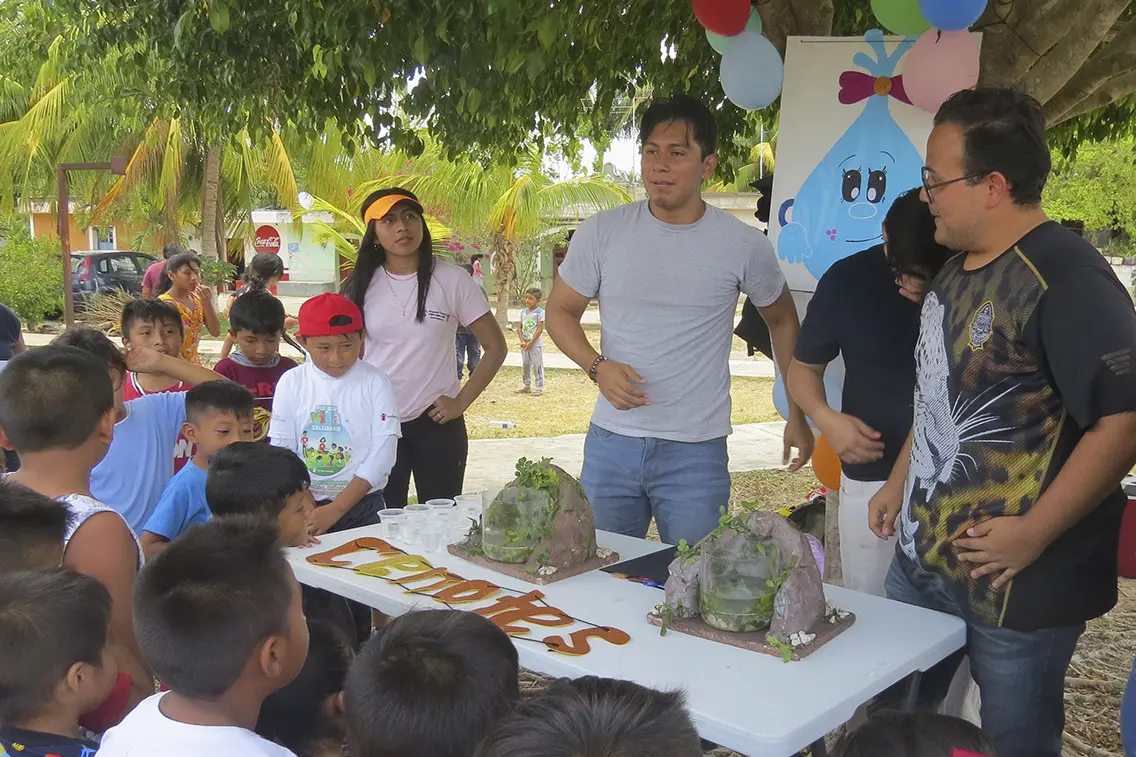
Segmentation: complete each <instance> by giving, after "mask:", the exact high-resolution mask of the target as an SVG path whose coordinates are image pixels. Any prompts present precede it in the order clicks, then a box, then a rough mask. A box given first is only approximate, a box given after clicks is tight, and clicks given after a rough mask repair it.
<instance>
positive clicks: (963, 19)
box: [919, 0, 986, 32]
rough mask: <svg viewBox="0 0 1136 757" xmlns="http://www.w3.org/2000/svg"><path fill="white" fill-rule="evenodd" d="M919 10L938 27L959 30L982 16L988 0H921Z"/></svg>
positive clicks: (951, 30) (953, 30) (945, 29)
mask: <svg viewBox="0 0 1136 757" xmlns="http://www.w3.org/2000/svg"><path fill="white" fill-rule="evenodd" d="M919 10H920V11H921V12H922V13H923V18H925V19H927V20H928V21H929V22H930V23H931V26H933V27H935V28H936V29H942V30H943V31H945V32H957V31H961V30H962V29H969V28H970V25H971V24H973V23H974V22H975V21H977V20H978V19H979V17H981V16H982V12H983V11H984V10H986V0H919Z"/></svg>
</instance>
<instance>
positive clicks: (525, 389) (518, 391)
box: [517, 386, 532, 394]
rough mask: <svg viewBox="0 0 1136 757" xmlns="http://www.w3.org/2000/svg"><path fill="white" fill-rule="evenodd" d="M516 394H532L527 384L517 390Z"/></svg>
mask: <svg viewBox="0 0 1136 757" xmlns="http://www.w3.org/2000/svg"><path fill="white" fill-rule="evenodd" d="M517 394H532V390H531V389H529V388H528V387H527V386H526V387H523V388H521V389H518V390H517Z"/></svg>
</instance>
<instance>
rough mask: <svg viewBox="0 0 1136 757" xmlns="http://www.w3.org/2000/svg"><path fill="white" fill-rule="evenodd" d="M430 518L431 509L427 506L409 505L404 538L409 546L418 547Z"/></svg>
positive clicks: (403, 531)
mask: <svg viewBox="0 0 1136 757" xmlns="http://www.w3.org/2000/svg"><path fill="white" fill-rule="evenodd" d="M429 518H430V508H429V507H427V506H426V505H407V506H406V523H405V527H404V528H403V530H402V538H403V540H404V541H405V542H406V543H407V544H408V545H417V544H418V543H419V535H420V534H421V533H422V529H423V527H424V526H425V525H426V521H427V520H429Z"/></svg>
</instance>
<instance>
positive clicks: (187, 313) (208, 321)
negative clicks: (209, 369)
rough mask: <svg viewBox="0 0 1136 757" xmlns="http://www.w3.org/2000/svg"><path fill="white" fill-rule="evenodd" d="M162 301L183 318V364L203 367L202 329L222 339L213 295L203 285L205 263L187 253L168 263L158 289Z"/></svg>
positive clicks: (175, 257) (171, 259)
mask: <svg viewBox="0 0 1136 757" xmlns="http://www.w3.org/2000/svg"><path fill="white" fill-rule="evenodd" d="M158 299H159V300H166V301H168V302H172V303H173V304H174V307H176V308H177V309H178V314H179V315H180V316H181V322H182V326H183V327H184V331H185V336H184V337H183V338H182V343H181V358H182V360H188V361H189V362H191V363H195V364H197V365H201V357H200V356H199V355H198V354H197V347H198V345H199V344H200V343H201V328H202V326H204V327H205V328H206V329H208V330H209V333H210V334H212V335H213V336H220V335H221V321H220V319H218V318H217V310H216V309H215V308H214V306H213V292H212V291H211V290H210V289H209V287H207V286H205V285H204V284H202V283H201V260H200V259H199V258H198V257H197V256H196V255H194V254H193V253H189V252H183V253H181V254H180V255H175V256H174V257H172V258H170V259H169V260H167V261H166V277H165V278H164V279H162V282H161V286H160V287H159V288H158Z"/></svg>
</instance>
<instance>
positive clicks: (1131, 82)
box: [1049, 71, 1136, 126]
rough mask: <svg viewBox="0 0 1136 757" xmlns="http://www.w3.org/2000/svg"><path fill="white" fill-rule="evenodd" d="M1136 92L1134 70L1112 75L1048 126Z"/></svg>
mask: <svg viewBox="0 0 1136 757" xmlns="http://www.w3.org/2000/svg"><path fill="white" fill-rule="evenodd" d="M1133 92H1136V71H1129V72H1128V73H1126V74H1121V75H1120V76H1114V77H1113V78H1111V79H1109V80H1108V81H1107V82H1105V83H1104V84H1102V85H1101V86H1100V87H1099V88H1098V89H1097V90H1096V91H1095V92H1093V93H1092V94H1090V95H1089V96H1088V97H1086V98H1085V99H1083V100H1081V101H1080V102H1079V103H1077V104H1076V105H1074V106H1073V107H1072V108H1070V109H1069V110H1067V111H1065V112H1064V113H1062V114H1061V115H1060V116H1059V117H1058V118H1057V119H1056V120H1054V121H1053V122H1052V123H1050V124H1049V125H1050V126H1056V125H1057V124H1059V123H1063V122H1065V121H1068V120H1070V119H1073V118H1076V117H1077V116H1082V115H1084V114H1085V113H1088V112H1090V111H1093V110H1096V109H1097V108H1103V107H1105V106H1106V105H1111V104H1112V103H1114V102H1116V101H1117V100H1119V99H1120V98H1122V97H1124V96H1126V95H1130V94H1132V93H1133Z"/></svg>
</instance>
